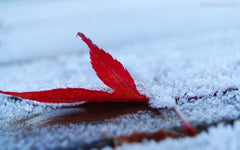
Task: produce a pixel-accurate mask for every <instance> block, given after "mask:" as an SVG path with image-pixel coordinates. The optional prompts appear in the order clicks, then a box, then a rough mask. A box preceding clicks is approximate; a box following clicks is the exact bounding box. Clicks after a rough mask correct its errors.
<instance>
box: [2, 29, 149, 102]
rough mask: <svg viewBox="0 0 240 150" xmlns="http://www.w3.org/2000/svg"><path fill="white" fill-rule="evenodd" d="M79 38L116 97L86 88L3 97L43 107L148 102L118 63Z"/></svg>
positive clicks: (9, 93) (86, 40) (12, 93)
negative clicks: (44, 105)
mask: <svg viewBox="0 0 240 150" xmlns="http://www.w3.org/2000/svg"><path fill="white" fill-rule="evenodd" d="M78 35H79V36H80V37H81V38H82V40H83V41H84V42H85V43H86V44H87V45H88V47H89V48H90V58H91V63H92V67H93V69H94V70H95V71H96V73H97V75H98V77H99V78H100V79H101V80H102V81H103V82H104V83H105V84H106V85H107V86H109V87H111V88H112V89H114V92H113V93H108V92H104V91H94V90H87V89H83V88H66V89H53V90H46V91H37V92H23V93H18V92H3V91H0V93H2V94H7V95H12V96H17V97H21V98H23V99H30V100H35V101H38V102H44V103H76V102H83V101H88V102H90V101H91V102H92V101H96V102H110V101H116V102H129V101H147V100H148V98H147V97H146V96H145V95H141V94H140V93H139V92H138V90H137V88H136V85H135V83H134V80H133V78H132V77H131V75H130V74H129V72H128V71H127V70H126V69H124V67H123V65H122V64H121V63H120V62H119V61H117V60H116V59H113V57H112V56H111V55H110V54H109V53H106V52H105V51H104V50H102V49H99V48H98V47H97V46H96V45H95V44H93V43H92V41H91V40H90V39H88V38H87V37H86V36H85V35H84V34H82V33H78Z"/></svg>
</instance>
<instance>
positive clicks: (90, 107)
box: [24, 102, 150, 126]
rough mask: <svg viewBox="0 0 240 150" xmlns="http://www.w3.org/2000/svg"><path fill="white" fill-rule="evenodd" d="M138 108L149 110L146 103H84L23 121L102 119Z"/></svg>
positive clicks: (43, 124) (77, 121) (45, 121)
mask: <svg viewBox="0 0 240 150" xmlns="http://www.w3.org/2000/svg"><path fill="white" fill-rule="evenodd" d="M139 110H150V108H149V107H148V104H147V103H143V102H141V103H139V102H138V103H135V102H131V103H116V102H111V103H110V102H107V103H106V102H105V103H86V104H82V105H80V106H78V107H74V108H62V109H56V110H53V111H52V112H48V113H45V114H40V115H38V116H34V117H32V118H30V119H27V120H24V123H26V124H30V125H40V126H48V125H54V124H69V123H79V122H87V121H95V120H102V119H106V118H111V117H117V116H120V115H123V114H130V113H136V112H137V111H139Z"/></svg>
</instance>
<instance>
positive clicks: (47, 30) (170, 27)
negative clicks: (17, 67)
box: [0, 0, 240, 64]
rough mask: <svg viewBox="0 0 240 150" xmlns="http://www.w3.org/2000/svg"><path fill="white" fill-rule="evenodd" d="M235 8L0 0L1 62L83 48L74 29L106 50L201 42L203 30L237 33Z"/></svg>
mask: <svg viewBox="0 0 240 150" xmlns="http://www.w3.org/2000/svg"><path fill="white" fill-rule="evenodd" d="M239 13H240V8H239V2H238V1H227V0H223V1H214V0H201V1H190V0H189V1H175V0H169V1H163V0H140V1H139V0H133V1H127V0H122V1H110V0H101V1H97V0H79V1H77V0H50V1H47V0H43V1H42V0H41V1H40V0H1V1H0V56H1V59H0V64H6V63H12V62H16V61H22V60H29V59H35V58H39V57H40V58H41V57H51V56H55V55H61V54H63V55H65V54H69V53H71V54H73V53H79V52H81V51H86V52H87V50H86V47H84V45H83V44H82V42H80V40H79V39H77V38H75V36H76V33H77V32H83V33H85V34H86V35H87V36H89V37H90V38H92V39H94V41H96V43H97V44H98V45H101V46H100V47H102V48H106V49H109V50H117V49H119V48H120V47H124V46H125V47H126V46H128V45H133V44H136V43H148V42H154V41H159V40H162V41H166V40H171V41H178V40H180V39H184V38H185V39H186V40H185V41H187V42H190V43H192V44H195V45H204V44H205V43H198V38H200V39H201V38H202V37H205V36H207V37H208V39H209V41H207V42H209V43H214V41H215V40H216V37H217V38H219V36H222V38H224V37H227V39H229V38H238V39H239V29H240V28H239V25H240V21H239V19H238V17H237V16H238V15H237V14H239ZM223 35H224V37H223ZM194 40H195V41H194ZM229 41H230V40H229ZM229 41H226V40H224V42H229ZM81 46H83V47H81ZM169 46H171V45H164V43H163V44H162V45H159V46H158V47H155V48H154V49H155V50H160V49H161V48H162V47H169ZM192 47H193V46H192ZM192 47H191V48H192ZM193 48H194V47H193ZM144 49H145V48H144ZM145 50H146V51H147V50H148V49H145ZM129 51H131V49H129Z"/></svg>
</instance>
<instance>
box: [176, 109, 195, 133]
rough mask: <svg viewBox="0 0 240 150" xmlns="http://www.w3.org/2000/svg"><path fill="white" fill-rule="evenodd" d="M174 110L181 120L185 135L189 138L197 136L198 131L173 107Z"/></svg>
mask: <svg viewBox="0 0 240 150" xmlns="http://www.w3.org/2000/svg"><path fill="white" fill-rule="evenodd" d="M172 110H173V111H175V113H176V114H177V115H178V117H179V118H180V120H181V123H182V126H183V130H184V132H185V134H186V135H188V136H195V135H196V134H197V129H196V128H195V127H194V126H193V125H192V124H191V123H190V122H189V121H188V120H187V119H186V118H185V116H184V115H183V113H182V112H181V111H180V110H179V109H178V108H176V107H173V108H172Z"/></svg>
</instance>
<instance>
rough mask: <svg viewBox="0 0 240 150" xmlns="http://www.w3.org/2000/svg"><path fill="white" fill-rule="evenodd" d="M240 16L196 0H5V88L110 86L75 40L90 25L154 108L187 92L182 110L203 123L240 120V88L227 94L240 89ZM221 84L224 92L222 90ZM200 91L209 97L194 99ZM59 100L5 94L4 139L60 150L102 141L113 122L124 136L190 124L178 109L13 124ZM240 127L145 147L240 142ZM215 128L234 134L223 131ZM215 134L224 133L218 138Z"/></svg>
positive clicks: (0, 141)
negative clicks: (109, 118) (50, 124)
mask: <svg viewBox="0 0 240 150" xmlns="http://www.w3.org/2000/svg"><path fill="white" fill-rule="evenodd" d="M15 3H17V4H15ZM106 3H107V5H106ZM172 4H174V5H172ZM39 10H41V11H39ZM236 14H239V7H231V8H229V7H221V8H211V7H209V8H203V7H201V5H200V3H199V2H194V1H187V2H185V3H183V2H179V1H175V0H171V1H170V2H169V1H167V2H165V1H157V0H151V1H149V0H143V1H141V2H139V1H131V2H129V1H127V0H123V1H117V2H116V1H96V0H94V1H74V0H70V1H64V0H63V1H55V0H54V1H44V2H42V1H20V2H19V1H18V2H16V1H9V2H8V1H4V2H2V1H1V2H0V35H1V36H0V79H1V80H0V89H1V90H6V91H18V92H23V91H38V90H47V89H53V88H59V87H61V88H64V87H82V88H88V89H90V88H93V89H98V90H101V89H106V90H109V89H108V88H107V87H105V86H104V84H103V83H102V82H101V81H100V80H99V79H98V78H97V76H96V74H95V72H94V71H93V69H92V68H91V64H90V59H89V54H88V51H89V50H88V48H87V47H86V46H85V45H84V43H83V42H82V41H81V40H80V39H79V38H75V36H76V33H77V32H83V33H85V34H86V35H87V36H88V37H90V38H91V39H92V40H93V41H94V42H95V43H96V44H97V45H98V46H99V47H101V48H103V49H105V50H106V51H107V52H109V53H111V55H112V56H113V57H114V58H115V57H116V58H117V59H118V60H119V61H120V62H121V63H122V64H123V65H124V67H126V69H128V71H129V72H130V73H131V75H132V76H133V78H134V80H136V83H137V88H138V89H139V91H141V93H145V94H146V95H147V96H148V97H149V98H150V106H151V107H153V108H160V107H172V106H174V105H175V98H176V97H180V99H179V105H178V106H177V107H179V109H180V110H182V111H183V113H184V114H185V115H186V117H187V118H188V119H189V120H190V121H191V122H193V123H194V124H202V123H203V124H210V123H213V122H217V121H220V120H222V119H236V118H239V116H240V115H239V110H240V101H239V92H236V91H235V92H234V91H232V92H229V93H228V94H227V95H223V91H225V90H226V89H228V88H230V87H232V88H240V50H239V48H240V43H239V40H240V38H239V37H240V36H239V35H240V30H239V27H240V20H239V19H236V18H237V17H236ZM98 87H99V88H98ZM216 91H219V92H218V93H217V96H216V97H212V95H213V94H214V93H215V92H216ZM192 96H205V97H204V98H203V99H201V100H199V101H196V100H192V101H191V102H187V98H188V97H192ZM59 107H60V105H52V104H48V105H46V104H40V103H36V102H31V101H28V100H22V101H19V100H14V99H9V98H8V97H7V96H4V95H0V127H1V130H0V145H1V146H2V145H3V146H6V144H5V143H10V144H9V145H10V146H9V147H8V148H6V147H4V148H5V149H18V148H23V147H22V146H23V145H25V147H24V149H34V148H36V147H37V148H40V147H41V146H43V145H44V146H47V147H48V148H50V147H55V146H56V145H59V146H61V145H62V146H64V145H67V144H68V143H74V142H80V143H81V142H89V141H92V140H94V139H99V138H100V135H98V134H100V130H99V128H106V126H107V129H109V132H110V133H112V135H121V134H130V133H132V132H133V131H153V130H157V129H161V128H171V127H176V126H178V125H180V123H179V121H178V120H177V118H174V117H173V115H171V113H162V114H161V115H160V117H159V118H160V121H159V118H157V119H156V118H151V116H149V114H144V115H139V114H138V115H136V116H134V115H133V116H132V115H129V116H123V117H122V118H121V117H120V119H119V120H114V121H116V122H115V124H114V123H108V124H107V125H106V124H104V123H103V124H101V123H99V122H97V123H96V122H95V124H94V123H92V124H89V125H87V124H84V123H83V124H80V125H79V124H78V125H75V124H73V125H66V126H64V125H62V126H61V125H60V126H54V127H52V128H47V127H45V128H35V127H33V129H32V130H31V131H27V130H24V129H22V127H23V126H22V125H19V126H17V127H15V126H12V124H13V123H16V122H18V121H21V120H22V119H28V118H31V117H34V116H36V115H42V114H45V113H48V112H52V111H55V110H56V109H58V108H59ZM125 117H126V118H127V119H126V118H125ZM129 117H130V118H129ZM136 118H137V119H136ZM139 118H141V119H139ZM162 118H164V119H162ZM161 119H162V120H161ZM133 120H134V121H133ZM143 120H144V121H143ZM119 122H121V123H119ZM126 124H130V125H129V126H127V127H126ZM30 126H31V125H30ZM119 126H120V127H119ZM238 128H239V123H237V124H236V125H235V126H234V127H233V128H231V127H223V126H219V127H217V128H216V129H214V128H212V129H211V131H210V134H211V136H210V137H208V134H207V133H202V134H201V135H199V136H197V137H196V138H193V139H188V138H187V139H181V140H170V139H169V140H167V142H166V143H165V142H164V143H156V142H153V141H150V142H145V143H144V144H146V145H148V146H149V148H146V147H145V149H151V148H150V147H151V146H153V149H154V148H155V147H156V146H159V147H158V149H160V147H162V148H163V149H166V148H167V146H169V145H170V146H172V147H173V148H172V149H174V148H178V149H181V148H182V149H185V146H186V147H187V146H191V145H193V144H196V145H199V147H201V145H202V146H203V147H205V148H206V147H207V146H213V149H221V147H220V145H223V146H222V149H223V148H229V149H234V148H235V147H237V148H236V149H239V145H238V144H237V143H238V142H236V140H237V139H238V135H239V134H238V133H239V131H238V130H239V129H238ZM225 129H226V132H225V131H224V130H225ZM227 131H229V134H227ZM235 131H236V134H234V132H235ZM65 132H67V133H65ZM53 133H56V134H55V135H54V136H52V137H51V135H52V134H53ZM93 133H95V134H93ZM215 133H216V135H218V136H219V137H224V138H222V139H220V138H218V137H215V136H214V134H215ZM45 136H47V138H46V139H45ZM231 136H232V137H234V138H232V137H231ZM22 138H23V140H20V139H22ZM55 138H56V139H55ZM204 138H206V139H204ZM214 138H215V139H218V140H215V142H214V141H213V140H211V139H214ZM200 139H201V140H200ZM202 139H203V141H202ZM208 140H209V142H207V141H208ZM228 140H229V143H230V144H231V145H230V144H228V143H227V142H228ZM188 141H190V143H188ZM218 141H222V142H221V143H222V144H218V143H220V142H218ZM216 142H218V143H216ZM33 143H36V144H35V146H33V145H34V144H33ZM174 143H175V144H174ZM181 143H184V144H182V146H181ZM144 144H142V145H141V144H136V145H137V146H136V147H138V146H139V145H141V146H142V147H144V146H143V145H144ZM214 144H215V145H214ZM184 145H185V146H184ZM32 146H33V147H32ZM134 146H135V145H133V147H132V148H134ZM231 146H232V147H231ZM126 147H128V146H126ZM195 147H197V146H195ZM214 147H216V148H214ZM44 148H46V147H43V149H44ZM123 148H125V146H123V147H122V149H123ZM167 149H168V148H167ZM170 149H171V148H170Z"/></svg>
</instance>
